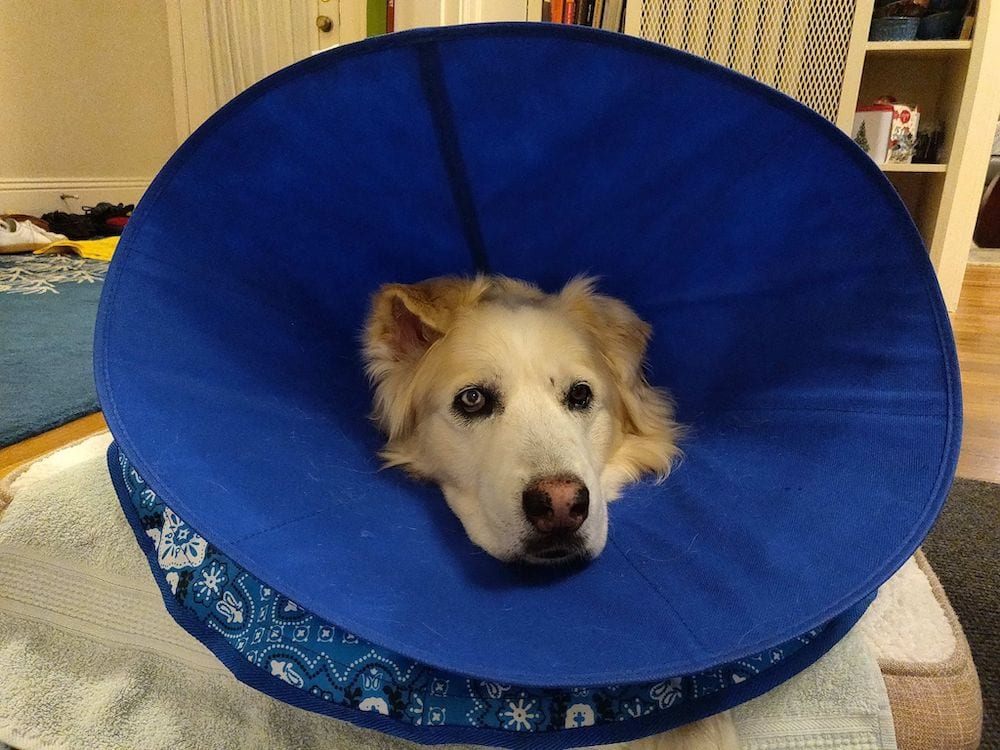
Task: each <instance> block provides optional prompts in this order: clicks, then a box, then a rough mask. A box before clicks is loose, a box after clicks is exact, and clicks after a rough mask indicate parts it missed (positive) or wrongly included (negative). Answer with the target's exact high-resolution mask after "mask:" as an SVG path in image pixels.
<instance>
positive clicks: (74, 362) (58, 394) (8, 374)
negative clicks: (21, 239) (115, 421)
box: [0, 255, 108, 447]
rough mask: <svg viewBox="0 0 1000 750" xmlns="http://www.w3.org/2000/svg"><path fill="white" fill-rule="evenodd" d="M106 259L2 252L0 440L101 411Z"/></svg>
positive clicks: (3, 442) (29, 434) (5, 442)
mask: <svg viewBox="0 0 1000 750" xmlns="http://www.w3.org/2000/svg"><path fill="white" fill-rule="evenodd" d="M107 267H108V264H107V263H103V262H101V261H95V260H84V259H82V258H77V257H75V256H63V255H45V256H35V255H0V447H3V446H6V445H11V444H13V443H16V442H18V441H20V440H24V439H25V438H29V437H32V436H33V435H38V434H39V433H42V432H45V431H46V430H51V429H52V428H53V427H58V426H59V425H62V424H65V423H67V422H70V421H72V420H74V419H77V418H78V417H82V416H84V415H86V414H91V413H93V412H95V411H98V405H97V392H96V391H95V389H94V375H93V363H92V359H93V337H94V322H95V321H96V319H97V302H98V300H99V299H100V296H101V287H102V286H103V284H104V274H105V272H106V271H107Z"/></svg>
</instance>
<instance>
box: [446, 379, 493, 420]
mask: <svg viewBox="0 0 1000 750" xmlns="http://www.w3.org/2000/svg"><path fill="white" fill-rule="evenodd" d="M454 406H455V409H456V410H458V412H459V413H460V414H466V415H469V416H473V415H474V416H477V417H485V416H488V415H489V414H490V413H491V412H492V411H493V397H492V394H490V392H489V391H487V390H486V389H484V388H478V387H475V386H473V387H471V388H465V389H464V390H461V391H459V392H458V395H457V396H455V404H454Z"/></svg>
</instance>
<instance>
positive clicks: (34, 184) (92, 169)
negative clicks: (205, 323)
mask: <svg viewBox="0 0 1000 750" xmlns="http://www.w3.org/2000/svg"><path fill="white" fill-rule="evenodd" d="M2 10H3V25H2V31H0V91H2V92H3V103H2V104H0V211H6V212H15V211H19V212H24V213H33V214H40V213H43V212H45V211H51V210H57V209H58V210H74V211H78V210H79V208H80V206H81V205H91V204H92V203H94V202H96V201H99V200H111V201H113V202H119V201H125V202H132V201H135V200H136V199H137V198H138V197H139V195H141V193H142V191H143V189H144V188H145V187H146V185H148V183H149V180H150V179H151V178H152V177H153V176H154V175H155V174H156V172H157V171H158V170H159V168H160V167H161V166H162V164H163V162H164V161H165V160H166V159H167V158H168V157H169V156H170V154H171V153H172V152H173V150H174V148H175V147H176V145H177V134H176V131H175V126H174V122H175V120H174V107H173V93H172V83H171V68H170V49H169V43H168V36H167V18H166V10H165V7H164V4H163V2H162V0H2ZM63 192H67V193H74V194H77V195H79V196H80V200H79V201H76V200H69V201H68V202H64V201H61V200H60V199H59V194H60V193H63Z"/></svg>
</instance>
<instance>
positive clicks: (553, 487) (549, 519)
mask: <svg viewBox="0 0 1000 750" xmlns="http://www.w3.org/2000/svg"><path fill="white" fill-rule="evenodd" d="M521 505H522V506H523V507H524V515H525V516H527V517H528V520H529V521H530V522H531V525H532V526H534V527H535V528H536V529H537V530H538V531H540V532H541V533H542V534H555V533H563V534H572V533H573V532H574V531H576V530H577V529H579V528H580V526H581V525H582V524H583V522H584V521H585V520H587V513H588V512H589V511H590V491H589V490H588V489H587V486H586V485H585V484H584V483H583V482H581V481H580V480H579V479H577V478H576V477H565V476H560V477H544V478H542V479H538V480H536V481H534V482H532V483H531V484H529V485H528V486H527V487H526V488H525V490H524V492H523V493H521Z"/></svg>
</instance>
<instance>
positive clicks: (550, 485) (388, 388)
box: [363, 276, 739, 750]
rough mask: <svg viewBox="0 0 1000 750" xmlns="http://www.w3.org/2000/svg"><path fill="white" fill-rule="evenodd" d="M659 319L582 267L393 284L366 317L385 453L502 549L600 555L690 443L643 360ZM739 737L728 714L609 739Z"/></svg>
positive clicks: (704, 742)
mask: <svg viewBox="0 0 1000 750" xmlns="http://www.w3.org/2000/svg"><path fill="white" fill-rule="evenodd" d="M651 334H652V330H651V327H650V326H649V324H648V323H646V322H645V321H643V320H642V319H641V318H639V316H638V315H636V313H635V312H633V311H632V309H631V308H629V307H628V306H627V305H626V304H625V303H624V302H621V301H620V300H617V299H614V298H612V297H608V296H605V295H602V294H599V293H598V292H597V291H596V281H595V280H594V279H592V278H587V277H578V278H575V279H573V280H571V281H570V282H569V283H567V284H566V285H565V286H564V287H563V288H562V290H560V291H559V292H558V293H555V294H546V293H544V292H542V291H541V290H540V289H539V288H538V287H536V286H534V285H532V284H529V283H526V282H524V281H519V280H516V279H511V278H507V277H503V276H476V277H474V278H458V277H442V278H436V279H430V280H428V281H423V282H420V283H417V284H387V285H385V286H383V287H381V288H380V289H379V290H378V291H377V292H376V294H375V295H374V297H373V300H372V305H371V310H370V313H369V316H368V319H367V322H366V324H365V328H364V333H363V350H364V359H365V363H366V370H367V374H368V377H369V379H370V381H371V384H372V386H373V389H374V409H373V414H372V416H373V419H374V421H375V423H376V424H377V425H378V427H379V428H380V429H381V430H382V432H383V433H384V434H385V435H386V436H387V442H386V445H385V448H384V449H383V451H382V453H381V457H382V459H383V461H384V465H385V466H387V467H390V466H397V467H401V468H403V469H405V470H406V471H407V472H409V473H410V474H411V475H412V476H414V477H417V478H419V479H424V480H429V481H432V482H435V483H437V484H438V485H439V486H440V487H441V489H442V491H443V494H444V497H445V500H446V502H447V503H448V505H449V507H450V508H451V510H452V511H453V512H454V513H455V515H456V516H458V518H459V520H460V521H461V522H462V525H463V526H464V528H465V531H466V533H467V534H468V536H469V538H470V539H471V540H472V541H473V542H474V543H475V544H477V545H478V546H479V547H481V548H482V549H483V550H485V551H486V552H487V553H489V554H490V555H492V556H493V557H495V558H497V559H499V560H502V561H505V562H523V563H530V564H540V565H546V564H548V565H551V564H558V563H568V562H574V561H576V562H579V561H585V560H589V559H593V558H595V557H597V556H598V555H599V554H600V553H601V551H602V550H603V549H604V546H605V544H606V542H607V537H608V514H607V504H608V503H609V502H611V501H613V500H615V499H617V498H618V496H619V494H620V493H621V490H622V488H623V487H624V486H625V485H626V484H628V483H630V482H634V481H636V480H638V479H639V478H640V477H642V476H644V475H651V476H653V477H655V478H656V479H657V480H659V481H662V480H663V479H665V478H666V476H667V474H668V473H669V472H670V469H671V467H672V466H673V464H674V462H675V461H676V460H677V458H678V456H679V454H680V451H679V448H678V441H679V438H680V435H681V431H680V427H679V426H678V424H677V423H676V422H675V421H674V410H673V404H672V402H671V399H670V398H669V396H668V395H667V393H666V392H665V391H663V390H661V389H658V388H654V387H653V386H651V385H650V384H649V383H648V382H647V381H646V378H645V375H644V360H645V355H646V347H647V345H648V343H649V339H650V336H651ZM609 747H615V748H623V749H624V748H632V749H633V750H640V749H641V750H668V749H670V750H735V748H738V747H739V744H738V740H737V739H736V734H735V729H734V727H733V724H732V721H731V719H730V718H729V716H728V714H720V715H717V716H714V717H710V718H708V719H703V720H701V721H698V722H695V723H693V724H690V725H687V726H685V727H681V728H679V729H676V730H674V731H671V732H666V733H664V734H660V735H657V736H655V737H649V738H646V739H643V740H638V741H636V742H631V743H625V744H622V745H615V746H609Z"/></svg>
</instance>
